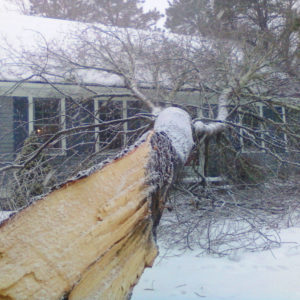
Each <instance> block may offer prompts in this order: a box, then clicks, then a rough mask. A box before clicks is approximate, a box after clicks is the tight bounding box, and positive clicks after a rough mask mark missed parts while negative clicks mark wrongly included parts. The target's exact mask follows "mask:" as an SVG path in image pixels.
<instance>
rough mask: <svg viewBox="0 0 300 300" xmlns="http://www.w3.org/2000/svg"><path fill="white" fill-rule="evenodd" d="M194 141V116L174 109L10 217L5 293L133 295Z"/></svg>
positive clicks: (0, 263)
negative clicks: (115, 154) (119, 148)
mask: <svg viewBox="0 0 300 300" xmlns="http://www.w3.org/2000/svg"><path fill="white" fill-rule="evenodd" d="M192 146H193V139H192V130H191V120H190V117H189V115H188V114H187V113H186V112H184V111H183V110H180V109H178V108H168V109H166V110H164V111H162V112H161V114H160V115H159V116H158V118H157V121H156V123H155V126H154V131H152V132H148V133H147V134H146V135H144V137H143V138H142V139H141V140H140V141H139V142H137V143H136V144H135V145H134V146H133V147H131V148H130V149H127V150H125V151H124V152H123V153H122V154H120V155H119V156H118V157H117V158H115V159H114V160H112V161H110V162H107V163H104V164H102V165H100V166H95V167H93V168H92V169H90V170H88V171H86V172H82V173H81V174H79V176H78V177H77V178H74V179H72V180H70V181H68V182H66V183H65V184H63V185H61V186H60V187H59V188H57V189H55V190H54V191H52V192H51V193H49V194H48V195H46V196H44V197H43V198H41V199H39V200H37V201H35V202H34V203H33V204H32V205H30V206H28V207H27V208H25V209H23V210H22V211H20V212H19V213H17V214H15V215H14V216H13V217H11V218H9V219H8V220H6V221H5V222H3V223H2V224H1V225H0V274H1V275H0V299H2V298H5V299H61V298H63V297H65V298H68V299H81V300H82V299H127V298H128V297H129V296H130V293H131V290H132V288H133V286H134V285H135V284H136V283H137V281H138V278H139V277H140V276H141V274H142V272H143V270H144V268H145V267H147V266H151V265H152V263H153V261H154V259H155V257H156V256H157V253H158V251H157V246H156V244H155V229H156V227H157V225H158V223H159V220H160V217H161V214H162V212H163V209H164V204H165V199H166V194H167V192H168V189H169V187H170V186H171V184H172V181H173V180H174V178H175V177H176V173H177V170H179V169H180V167H181V166H182V165H183V164H184V162H185V161H186V159H187V157H188V155H189V152H190V150H191V148H192Z"/></svg>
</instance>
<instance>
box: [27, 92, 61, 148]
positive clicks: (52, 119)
mask: <svg viewBox="0 0 300 300" xmlns="http://www.w3.org/2000/svg"><path fill="white" fill-rule="evenodd" d="M33 102H34V116H33V118H34V126H33V128H34V132H36V134H37V135H38V136H39V138H40V142H41V143H44V142H46V141H47V140H48V139H49V138H50V137H51V136H53V135H54V134H55V133H56V132H58V131H59V130H60V127H61V124H60V116H61V111H60V100H59V99H52V98H34V99H33ZM50 148H61V143H60V142H59V141H56V142H54V143H53V144H51V145H50Z"/></svg>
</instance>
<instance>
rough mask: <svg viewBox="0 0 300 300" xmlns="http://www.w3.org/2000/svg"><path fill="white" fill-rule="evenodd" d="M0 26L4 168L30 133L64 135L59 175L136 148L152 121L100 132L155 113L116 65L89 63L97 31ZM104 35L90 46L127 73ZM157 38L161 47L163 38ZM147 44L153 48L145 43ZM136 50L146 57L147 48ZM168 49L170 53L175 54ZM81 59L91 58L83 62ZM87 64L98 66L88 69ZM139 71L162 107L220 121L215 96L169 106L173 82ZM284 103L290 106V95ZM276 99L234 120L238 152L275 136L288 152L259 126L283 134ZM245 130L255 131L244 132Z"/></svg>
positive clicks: (57, 143) (191, 92) (53, 24)
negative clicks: (261, 120) (181, 108)
mask: <svg viewBox="0 0 300 300" xmlns="http://www.w3.org/2000/svg"><path fill="white" fill-rule="evenodd" d="M0 24H1V26H0V35H1V37H2V40H3V41H5V42H4V43H3V44H2V46H1V47H0V66H1V71H0V128H1V132H0V141H1V142H0V168H1V167H3V166H4V167H5V166H8V165H9V164H12V163H13V162H14V161H15V160H16V158H17V156H18V153H19V152H20V149H21V148H22V146H23V144H24V141H25V140H26V139H27V138H28V137H29V136H30V135H31V134H33V133H35V134H36V135H37V136H38V138H39V141H40V143H42V142H45V141H47V140H49V138H50V137H51V136H53V135H54V134H58V133H59V135H58V137H57V139H55V140H54V141H52V142H51V143H50V144H49V145H48V146H47V149H46V153H47V155H48V157H49V159H48V160H49V161H51V162H53V163H54V164H55V167H56V168H57V173H59V174H64V175H66V176H69V175H71V174H74V173H75V172H77V171H78V170H80V169H82V168H85V167H88V166H89V165H90V164H91V163H92V162H97V161H99V160H101V159H103V158H104V157H107V156H108V155H110V154H111V153H115V151H117V150H119V149H121V148H122V147H124V146H125V145H128V144H131V143H132V142H133V141H134V140H135V139H136V138H137V137H138V136H139V135H140V134H142V132H143V131H145V130H146V129H147V128H148V125H149V121H147V118H139V119H135V120H129V121H128V122H119V123H117V124H114V125H111V126H108V125H107V126H102V127H99V126H98V124H100V123H102V122H106V121H109V120H113V119H127V118H131V117H133V116H135V115H136V114H142V116H144V117H145V116H148V117H149V114H150V110H149V108H147V106H146V105H145V104H144V103H143V102H142V101H140V100H139V95H137V94H135V93H134V89H129V88H128V87H127V86H128V83H127V82H125V81H126V80H127V78H124V76H123V77H122V76H119V75H118V74H117V72H114V73H113V72H110V70H111V69H110V67H111V66H110V64H111V63H112V62H114V60H112V61H110V62H109V63H107V64H104V66H105V68H104V67H103V68H102V67H101V68H100V67H99V65H101V64H99V65H96V63H94V61H96V60H97V59H99V58H95V57H92V54H91V57H89V56H88V55H86V53H88V52H86V51H89V50H88V49H86V48H85V46H86V44H88V43H89V38H90V36H89V34H90V33H89V31H88V27H86V26H93V25H86V24H80V23H76V22H70V21H62V20H54V19H46V18H38V17H28V16H17V15H5V16H2V17H1V18H0ZM105 30H107V29H105ZM115 30H116V29H114V28H110V29H109V30H108V31H107V32H105V34H106V35H107V33H108V35H111V36H113V37H117V33H116V31H115ZM118 30H122V31H124V34H125V35H126V34H130V35H131V34H132V35H133V39H135V38H136V39H137V41H138V42H140V40H138V38H139V37H140V35H142V34H144V35H145V36H147V34H148V33H145V32H142V33H136V32H134V33H131V32H128V31H126V30H124V29H118ZM79 31H82V35H81V36H80V41H79V40H78V35H76V34H77V32H79ZM98 32H99V36H93V37H92V42H93V43H95V45H96V43H100V42H101V44H99V45H100V46H101V47H108V48H107V49H105V48H104V50H108V49H109V51H104V52H105V55H107V56H104V54H103V53H101V55H100V57H101V60H102V61H104V62H106V61H105V60H107V57H110V56H111V57H117V59H116V61H115V65H114V68H116V69H118V67H119V68H120V69H121V68H122V67H128V66H127V64H128V57H126V58H124V57H122V55H121V56H120V53H122V51H125V52H126V51H127V50H128V49H126V48H124V47H125V46H124V45H123V44H122V42H119V41H118V39H116V40H117V43H116V44H109V43H110V41H108V40H106V39H104V38H103V36H102V35H101V34H103V30H102V29H100V30H99V31H98ZM151 34H153V37H152V38H153V40H154V41H155V42H156V43H157V45H158V47H159V45H160V44H161V40H160V39H161V37H160V35H159V34H157V35H155V33H151ZM135 35H137V36H135ZM102 38H103V40H101V39H102ZM144 41H145V43H147V39H145V40H144ZM52 45H54V46H55V47H56V48H55V49H56V52H55V51H54V50H53V49H52V48H51V47H52ZM99 45H98V44H97V46H99ZM75 46H76V47H75ZM91 46H93V45H91ZM122 47H123V48H122ZM145 48H146V47H145ZM62 49H63V50H64V51H66V52H63V51H62ZM138 49H139V51H141V52H142V51H143V49H142V48H138ZM163 50H165V51H170V52H171V49H163ZM128 51H129V50H128ZM128 51H127V52H128ZM149 51H150V52H151V51H152V49H150V50H149ZM54 52H55V53H54ZM83 52H84V53H85V55H82V53H83ZM127 52H126V53H127ZM64 53H68V55H70V57H72V55H73V56H74V57H76V59H77V61H78V63H77V64H74V63H71V62H69V61H68V58H66V57H64ZM124 55H125V54H124ZM128 55H129V54H128ZM138 55H139V53H137V56H138ZM143 55H144V56H145V53H143ZM102 61H101V63H102ZM85 64H86V65H88V66H91V65H93V64H94V65H93V68H90V67H86V66H85ZM123 64H124V66H123ZM137 65H141V68H140V69H138V70H136V73H137V77H138V78H139V80H140V82H139V87H140V90H141V91H142V92H143V94H144V95H146V96H147V95H148V96H149V97H150V98H155V97H156V95H155V94H156V93H157V83H159V84H160V92H161V94H164V91H166V93H165V95H166V97H165V98H162V100H160V101H159V105H160V106H162V107H163V106H166V105H180V106H184V107H185V108H186V109H187V110H189V112H190V113H191V115H192V117H193V118H197V117H206V118H214V114H215V113H216V112H215V111H216V109H217V99H216V98H215V96H211V97H210V100H209V101H210V102H209V103H208V102H207V101H204V100H203V97H202V93H201V91H200V90H199V89H198V90H197V89H193V88H189V87H183V88H181V89H180V90H178V91H176V93H174V96H173V98H172V99H171V100H170V99H169V98H168V93H167V92H170V88H169V87H168V85H164V83H165V82H168V80H169V79H168V77H167V76H166V75H165V74H164V73H163V72H162V73H163V75H162V77H161V78H159V80H158V81H157V82H154V83H153V81H151V80H149V76H150V75H149V74H148V73H147V71H144V69H143V62H142V61H138V62H137ZM101 66H102V65H101ZM175 75H176V70H175ZM164 76H165V77H164ZM129 79H130V78H129ZM295 86H296V85H293V87H295ZM171 92H172V91H171ZM282 97H283V98H285V99H286V92H285V94H284V95H282ZM291 98H293V99H296V101H297V99H299V87H297V86H296V90H295V91H293V94H292V96H291ZM182 99H184V100H182ZM278 99H279V100H278V101H277V102H278V105H277V106H276V107H275V111H274V110H273V109H272V108H270V107H268V106H266V105H263V104H261V103H258V105H256V106H255V107H254V111H253V114H252V115H255V117H252V116H251V114H249V113H243V112H239V113H238V114H233V115H231V116H230V119H229V121H234V122H236V123H239V124H240V127H238V129H235V137H234V139H235V145H236V146H235V147H236V148H237V149H238V151H240V152H243V153H249V152H253V151H255V152H256V153H257V152H261V153H265V152H266V148H267V147H266V143H268V139H270V138H271V137H274V136H275V135H276V137H277V138H276V139H275V143H272V145H273V146H272V147H273V151H274V153H285V152H287V145H288V137H287V134H286V133H284V132H282V131H280V132H278V134H275V135H274V134H272V136H270V134H269V131H268V130H267V129H266V128H263V127H262V125H261V124H260V123H259V122H258V117H260V118H263V117H268V118H269V119H270V120H271V121H274V122H275V123H276V124H275V125H276V126H273V128H272V130H271V131H272V132H275V131H276V130H277V129H278V124H280V123H286V122H287V110H286V108H285V107H284V106H282V105H280V98H278ZM283 101H285V100H283ZM257 116H258V117H257ZM148 120H149V118H148ZM88 125H93V126H91V127H89V128H86V127H84V128H82V129H80V128H78V130H77V131H75V130H74V131H72V132H69V133H68V134H64V132H65V131H66V130H68V129H70V128H74V127H80V126H81V127H82V126H88ZM246 127H249V128H252V129H253V131H250V132H249V131H247V130H245V128H246ZM276 128H277V129H276ZM211 160H215V158H211ZM194 161H196V165H197V166H198V168H199V170H201V171H202V169H203V165H201V164H202V161H201V160H199V159H198V157H196V158H195V157H194ZM214 165H215V164H214V163H212V164H211V166H214ZM218 172H219V171H218V169H216V168H214V167H212V168H210V171H209V172H208V173H207V175H210V176H218ZM0 178H2V179H0V180H2V197H5V196H3V195H4V194H5V191H3V190H5V188H3V187H5V182H6V181H7V178H6V177H5V176H2V177H0ZM0 183H1V182H0Z"/></svg>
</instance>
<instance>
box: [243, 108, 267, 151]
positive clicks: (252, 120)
mask: <svg viewBox="0 0 300 300" xmlns="http://www.w3.org/2000/svg"><path fill="white" fill-rule="evenodd" d="M239 117H240V123H241V125H242V126H243V128H242V129H241V135H242V144H243V149H244V150H245V151H260V150H261V147H262V135H261V133H262V132H261V126H260V119H261V117H260V110H259V107H251V108H249V110H248V111H239Z"/></svg>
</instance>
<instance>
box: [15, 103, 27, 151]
mask: <svg viewBox="0 0 300 300" xmlns="http://www.w3.org/2000/svg"><path fill="white" fill-rule="evenodd" d="M13 106H14V150H15V151H18V150H19V149H20V148H22V146H23V144H24V141H25V139H26V138H27V137H28V100H27V98H26V97H14V98H13Z"/></svg>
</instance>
